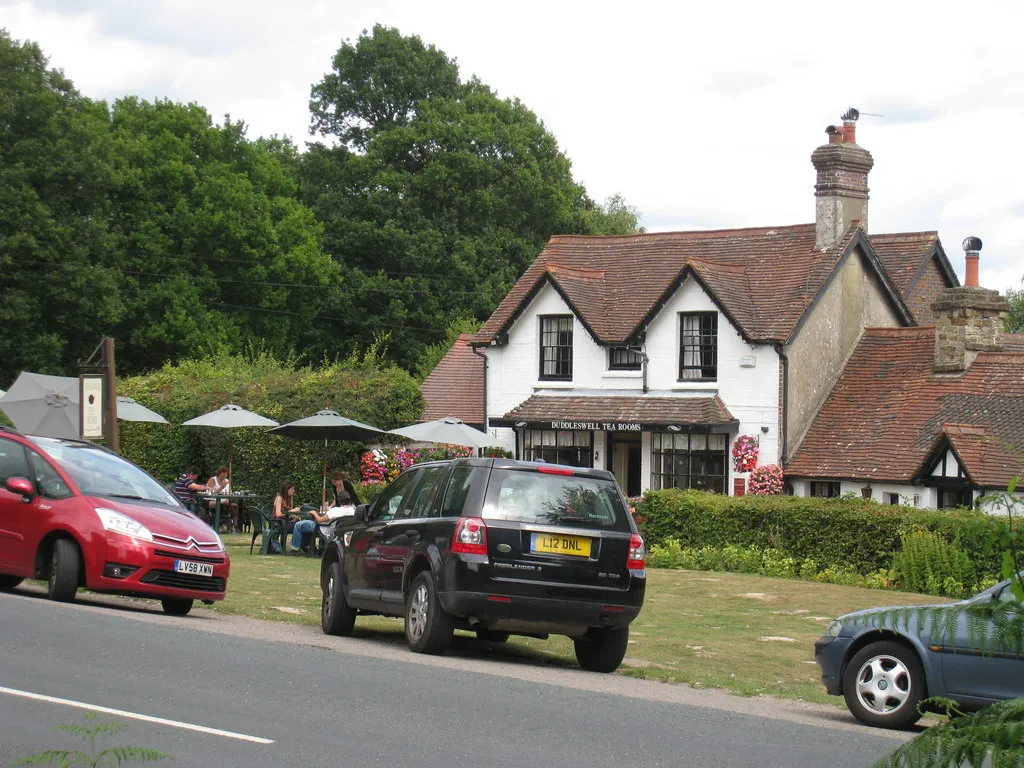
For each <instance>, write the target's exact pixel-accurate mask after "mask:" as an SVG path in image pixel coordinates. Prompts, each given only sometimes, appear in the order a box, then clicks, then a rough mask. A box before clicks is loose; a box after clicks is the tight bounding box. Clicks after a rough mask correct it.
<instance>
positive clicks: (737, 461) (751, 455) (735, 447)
mask: <svg viewBox="0 0 1024 768" xmlns="http://www.w3.org/2000/svg"><path fill="white" fill-rule="evenodd" d="M757 453H758V443H757V438H756V437H754V436H753V435H740V436H739V437H737V438H736V442H735V443H733V444H732V468H733V469H734V470H736V471H737V472H750V471H751V470H752V469H753V468H754V467H756V466H757Z"/></svg>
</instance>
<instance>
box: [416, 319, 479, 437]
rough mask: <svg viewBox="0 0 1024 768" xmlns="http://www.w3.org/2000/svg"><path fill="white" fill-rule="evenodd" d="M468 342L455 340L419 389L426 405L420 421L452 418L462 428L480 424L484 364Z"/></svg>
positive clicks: (467, 337) (462, 338) (466, 335)
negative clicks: (459, 420)
mask: <svg viewBox="0 0 1024 768" xmlns="http://www.w3.org/2000/svg"><path fill="white" fill-rule="evenodd" d="M470 338H471V335H470V334H468V333H464V334H462V335H461V336H459V338H458V339H456V341H455V343H454V344H453V345H452V348H451V349H449V350H448V352H447V354H445V356H444V357H443V358H441V361H440V362H439V363H438V364H437V365H436V366H434V370H432V371H431V372H430V375H429V376H427V378H426V380H425V381H424V382H423V383H422V384H421V385H420V394H422V395H423V399H424V400H425V401H426V403H427V407H426V409H425V410H424V411H423V416H422V417H421V419H420V421H433V420H434V419H442V418H444V417H445V416H454V417H456V418H458V419H462V421H464V422H465V423H466V424H483V423H484V361H483V359H482V358H481V357H480V356H479V355H476V354H474V353H473V350H472V348H471V347H470V346H469V339H470Z"/></svg>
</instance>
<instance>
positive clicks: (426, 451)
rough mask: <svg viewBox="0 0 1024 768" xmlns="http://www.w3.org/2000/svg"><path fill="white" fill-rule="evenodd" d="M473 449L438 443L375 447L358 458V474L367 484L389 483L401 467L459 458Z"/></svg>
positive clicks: (471, 452) (399, 471) (469, 453)
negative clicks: (428, 445)
mask: <svg viewBox="0 0 1024 768" xmlns="http://www.w3.org/2000/svg"><path fill="white" fill-rule="evenodd" d="M472 455H473V450H472V449H471V448H466V447H465V446H462V445H439V446H437V447H435V448H394V449H392V450H384V449H382V448H375V449H373V450H372V451H367V452H366V453H364V454H363V455H362V456H361V457H360V458H359V475H360V479H361V480H362V481H363V483H365V484H367V485H375V484H376V485H383V484H387V483H390V482H391V481H392V480H394V479H395V478H396V477H398V475H399V474H400V473H401V472H402V470H403V469H406V468H407V467H411V466H412V465H413V464H419V463H421V462H424V461H440V460H441V459H460V458H466V457H467V456H472Z"/></svg>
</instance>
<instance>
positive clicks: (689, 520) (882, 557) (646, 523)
mask: <svg viewBox="0 0 1024 768" xmlns="http://www.w3.org/2000/svg"><path fill="white" fill-rule="evenodd" d="M636 506H637V515H636V519H637V520H638V521H639V520H642V521H643V522H642V523H640V528H641V532H642V533H643V535H644V538H645V540H646V541H647V543H648V545H649V546H651V547H652V549H653V547H654V546H656V545H662V544H663V543H665V542H667V541H668V540H669V539H674V540H675V541H677V542H678V544H679V547H680V549H681V550H687V549H693V550H700V549H702V548H713V549H715V550H723V551H724V550H725V548H726V547H730V546H731V547H739V548H747V547H754V548H756V549H757V550H758V551H759V552H764V551H766V550H778V551H780V552H781V553H782V556H783V557H786V558H792V559H793V560H794V568H795V571H796V573H798V574H800V575H801V576H803V577H804V578H808V577H810V578H814V576H812V575H811V574H822V573H825V574H826V577H827V578H826V579H825V580H829V581H831V580H837V583H843V581H842V579H844V578H845V576H844V575H843V574H854V575H859V576H863V575H867V574H877V573H880V572H882V573H888V572H889V571H890V569H892V568H893V555H894V554H895V553H896V552H899V551H900V550H901V549H902V537H903V536H904V535H905V534H907V533H908V532H911V531H914V530H921V531H930V532H932V533H934V534H935V535H936V536H938V537H939V538H941V539H942V540H944V541H946V542H947V543H953V542H956V546H957V547H958V548H959V550H960V551H961V552H962V553H963V556H964V559H960V556H959V555H956V556H955V558H957V559H956V560H955V562H956V563H958V564H959V563H962V562H967V563H968V564H970V563H973V564H974V569H975V574H976V576H975V577H974V579H973V582H981V581H982V580H984V579H985V578H991V577H993V576H995V575H997V574H998V573H999V572H1000V570H999V569H1000V555H999V553H998V551H995V550H994V548H993V547H992V543H993V541H995V538H996V537H997V536H998V535H999V534H1000V533H1001V532H1003V531H1005V530H1006V520H1005V518H1002V517H993V516H990V515H987V514H985V513H984V512H979V511H975V510H967V509H960V510H942V511H939V510H924V509H916V508H912V507H901V506H894V505H888V504H878V503H876V502H873V501H869V500H860V499H822V498H808V497H793V496H749V495H748V496H722V495H719V494H713V493H706V492H703V491H680V490H675V489H671V490H663V491H650V492H648V493H647V494H645V495H644V497H643V499H642V500H639V501H638V502H637V504H636ZM960 567H961V566H960V565H957V566H956V568H960ZM805 572H806V574H807V575H805ZM958 573H960V574H962V573H963V571H958V570H953V571H948V572H944V573H943V574H942V576H941V577H940V578H939V580H938V582H937V583H938V588H939V589H940V590H941V589H943V580H944V579H945V578H946V577H947V576H953V577H954V578H958V576H957V574H958ZM880 578H882V580H885V577H880ZM964 588H965V589H966V588H967V584H964Z"/></svg>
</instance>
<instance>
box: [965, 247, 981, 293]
mask: <svg viewBox="0 0 1024 768" xmlns="http://www.w3.org/2000/svg"><path fill="white" fill-rule="evenodd" d="M979 251H981V238H980V237H975V236H974V235H971V236H970V237H968V238H966V239H965V240H964V253H965V254H966V256H967V259H966V261H967V264H966V268H965V273H964V285H965V286H968V287H971V288H977V287H978V286H979V285H980V284H979V282H978V261H979V260H980V254H979Z"/></svg>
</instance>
